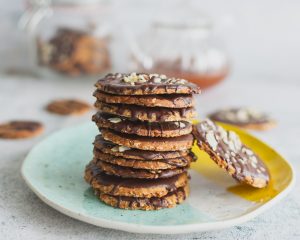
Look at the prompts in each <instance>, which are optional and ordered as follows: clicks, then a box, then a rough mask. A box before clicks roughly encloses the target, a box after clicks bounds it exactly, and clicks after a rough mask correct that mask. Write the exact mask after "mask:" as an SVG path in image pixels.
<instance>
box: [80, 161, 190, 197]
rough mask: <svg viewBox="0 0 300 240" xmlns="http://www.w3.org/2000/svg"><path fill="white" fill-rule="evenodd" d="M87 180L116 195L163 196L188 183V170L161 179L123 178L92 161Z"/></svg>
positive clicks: (93, 186)
mask: <svg viewBox="0 0 300 240" xmlns="http://www.w3.org/2000/svg"><path fill="white" fill-rule="evenodd" d="M84 178H85V180H86V181H87V182H88V183H89V184H90V185H91V186H92V188H93V189H94V190H98V191H100V192H102V193H106V194H110V195H114V196H127V197H145V198H151V197H162V196H165V195H167V194H168V193H169V192H172V191H175V190H176V189H178V188H180V187H183V186H185V185H187V182H188V175H187V173H186V172H184V173H182V174H179V175H176V176H173V177H170V178H160V179H135V178H127V179H124V178H121V177H117V176H111V175H107V174H105V173H104V172H103V171H101V170H100V169H99V168H98V167H97V166H96V165H95V164H93V163H92V162H91V163H90V164H88V165H87V167H86V169H85V176H84Z"/></svg>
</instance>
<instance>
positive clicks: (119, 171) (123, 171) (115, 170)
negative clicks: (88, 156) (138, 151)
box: [93, 159, 187, 179]
mask: <svg viewBox="0 0 300 240" xmlns="http://www.w3.org/2000/svg"><path fill="white" fill-rule="evenodd" d="M93 162H94V163H95V164H96V165H97V167H99V168H100V169H101V170H102V171H103V172H105V173H106V174H108V175H114V176H119V177H122V178H139V179H156V178H169V177H173V176H175V175H178V174H180V173H183V172H186V170H187V167H177V168H173V169H137V168H130V167H121V166H118V165H115V164H110V163H107V162H104V161H97V160H95V159H94V160H93Z"/></svg>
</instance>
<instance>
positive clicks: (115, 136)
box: [101, 128, 194, 151]
mask: <svg viewBox="0 0 300 240" xmlns="http://www.w3.org/2000/svg"><path fill="white" fill-rule="evenodd" d="M101 133H102V136H103V138H104V139H105V140H108V141H111V142H113V143H116V144H118V145H122V146H125V147H129V148H137V149H142V150H150V151H180V150H187V149H190V148H191V147H192V146H193V141H194V138H193V135H192V134H187V135H183V136H179V137H173V138H162V137H155V138H152V137H143V136H137V135H131V134H124V133H118V132H115V131H113V130H109V129H104V128H103V129H101Z"/></svg>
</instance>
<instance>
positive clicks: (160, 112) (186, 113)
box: [95, 101, 196, 122]
mask: <svg viewBox="0 0 300 240" xmlns="http://www.w3.org/2000/svg"><path fill="white" fill-rule="evenodd" d="M95 107H96V108H98V109H99V110H101V111H103V112H105V113H111V114H115V115H119V116H123V117H127V118H131V119H132V120H140V121H148V122H165V121H167V122H171V121H190V120H192V119H193V118H194V117H195V116H196V111H195V109H194V108H193V107H190V108H162V107H142V106H137V105H128V104H112V103H104V102H100V101H96V102H95Z"/></svg>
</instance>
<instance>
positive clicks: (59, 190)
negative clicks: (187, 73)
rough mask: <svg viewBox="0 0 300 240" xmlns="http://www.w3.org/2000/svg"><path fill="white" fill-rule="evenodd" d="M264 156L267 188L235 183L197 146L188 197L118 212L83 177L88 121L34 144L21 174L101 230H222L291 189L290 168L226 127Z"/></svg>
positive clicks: (49, 199)
mask: <svg viewBox="0 0 300 240" xmlns="http://www.w3.org/2000/svg"><path fill="white" fill-rule="evenodd" d="M223 126H224V127H225V128H226V129H231V130H234V131H235V132H236V133H237V134H239V135H240V137H241V138H242V140H243V141H244V143H245V144H246V145H248V146H249V147H251V148H253V150H254V151H255V152H256V153H257V154H258V155H259V156H260V157H261V158H262V159H263V161H264V162H265V164H266V165H267V166H268V168H269V170H270V173H271V176H272V180H271V182H270V184H269V186H268V187H267V188H266V189H254V188H251V187H247V186H244V185H240V184H238V183H237V182H235V181H234V180H233V179H232V178H231V177H230V176H228V175H227V174H226V173H225V172H224V171H223V170H222V169H220V168H219V167H218V166H217V165H216V164H215V163H214V162H213V161H212V160H210V159H209V158H208V156H207V155H206V154H205V153H203V152H202V151H200V150H199V149H198V148H197V147H196V146H195V147H194V151H195V153H196V154H197V155H198V158H199V160H198V161H197V162H196V163H194V164H193V165H192V170H191V171H190V173H191V176H192V179H191V195H190V197H189V198H188V199H187V200H186V201H185V203H183V204H181V205H179V206H178V207H176V208H173V209H163V210H159V211H148V212H145V211H140V210H135V211H131V210H121V209H115V208H112V207H110V206H107V205H105V204H103V203H102V202H100V201H99V200H98V199H97V198H96V197H95V196H94V195H93V192H92V190H91V188H90V187H89V185H88V184H86V183H85V182H84V180H83V172H84V168H85V165H86V164H87V163H88V162H89V161H90V160H91V159H92V142H93V139H94V137H95V135H96V134H97V132H98V129H97V128H96V127H95V126H94V124H93V123H87V124H84V125H80V126H77V127H73V128H68V129H65V130H62V131H59V132H57V133H55V134H53V135H51V136H50V137H48V138H46V139H45V140H44V141H43V142H41V143H40V144H38V145H37V146H36V147H34V148H33V149H32V151H31V152H30V153H29V154H28V156H27V157H26V159H25V161H24V163H23V166H22V175H23V177H24V179H25V181H26V183H27V184H28V185H29V187H30V188H31V189H32V190H33V191H34V192H35V193H36V194H37V195H38V196H39V197H40V198H41V199H42V200H43V201H44V202H45V203H46V204H48V205H50V206H51V207H53V208H55V209H57V210H58V211H60V212H62V213H64V214H66V215H68V216H70V217H73V218H76V219H78V220H81V221H84V222H88V223H91V224H94V225H97V226H101V227H105V228H113V229H118V230H124V231H128V232H137V233H164V234H175V233H187V232H199V231H208V230H213V229H220V228H225V227H229V226H233V225H236V224H240V223H242V222H245V221H247V220H249V219H251V218H253V217H255V216H257V215H258V214H260V213H262V212H263V211H264V210H266V209H267V208H269V207H270V206H272V205H273V204H274V203H276V202H277V201H278V200H280V199H282V198H283V197H284V196H286V195H287V193H288V192H289V190H290V189H291V186H292V185H293V184H292V183H293V182H294V179H293V171H292V168H291V166H290V165H289V163H288V162H287V161H286V160H284V159H283V158H282V157H281V156H280V155H279V154H278V153H276V151H275V150H273V149H272V148H270V147H269V146H267V145H266V144H265V143H263V142H261V141H259V140H258V139H256V138H255V137H253V136H251V135H250V134H248V133H246V132H244V131H242V130H239V129H238V128H234V127H231V126H229V125H223Z"/></svg>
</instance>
